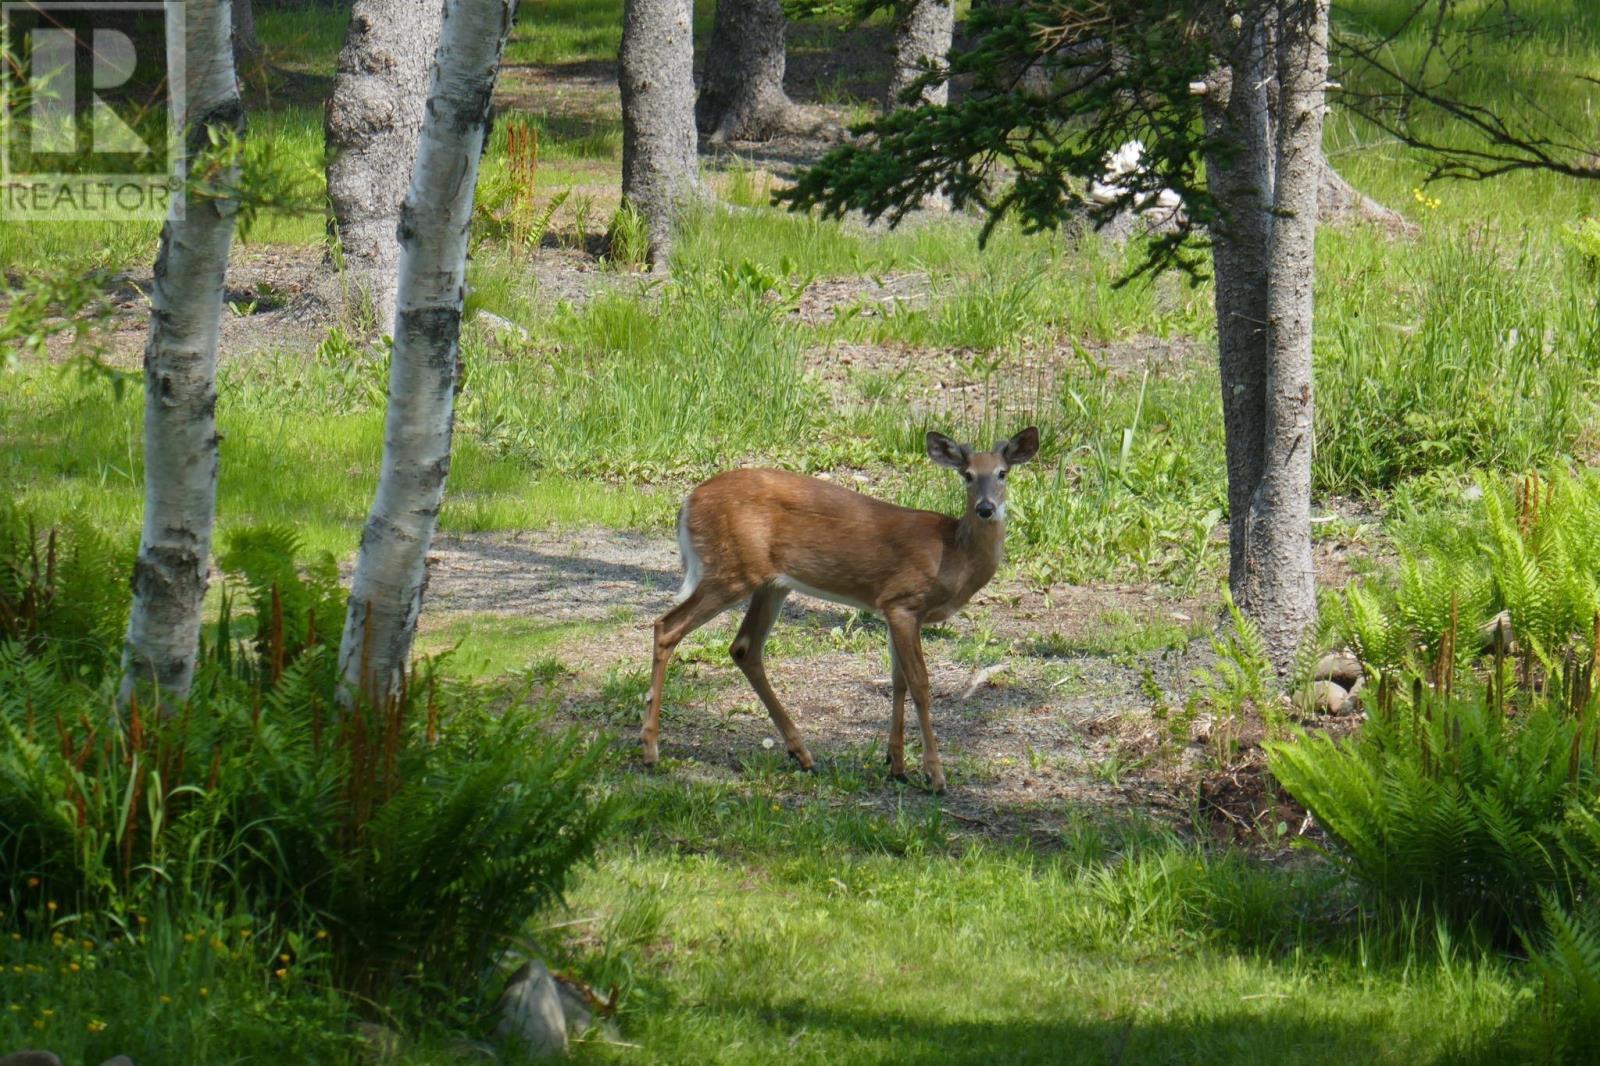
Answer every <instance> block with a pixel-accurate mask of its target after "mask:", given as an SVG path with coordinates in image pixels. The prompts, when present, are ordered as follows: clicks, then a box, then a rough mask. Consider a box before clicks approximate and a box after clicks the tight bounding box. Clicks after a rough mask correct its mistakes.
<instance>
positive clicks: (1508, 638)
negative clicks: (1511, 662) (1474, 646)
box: [1478, 611, 1517, 655]
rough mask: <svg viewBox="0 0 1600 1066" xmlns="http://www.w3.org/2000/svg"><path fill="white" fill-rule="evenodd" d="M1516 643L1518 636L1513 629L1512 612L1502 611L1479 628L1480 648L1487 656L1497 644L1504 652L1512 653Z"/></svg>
mask: <svg viewBox="0 0 1600 1066" xmlns="http://www.w3.org/2000/svg"><path fill="white" fill-rule="evenodd" d="M1516 642H1517V635H1516V632H1515V631H1514V630H1513V629H1512V628H1511V612H1510V611H1501V612H1500V613H1499V614H1497V615H1495V616H1494V617H1493V618H1491V619H1489V620H1488V621H1487V622H1485V623H1483V625H1481V626H1479V627H1478V647H1479V648H1480V649H1481V650H1482V651H1483V652H1484V654H1486V655H1487V654H1491V653H1492V652H1493V651H1494V649H1495V644H1496V643H1498V644H1499V645H1500V647H1501V648H1502V649H1503V650H1505V651H1510V650H1511V649H1512V647H1513V646H1515V644H1516Z"/></svg>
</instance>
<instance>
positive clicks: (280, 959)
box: [278, 952, 289, 962]
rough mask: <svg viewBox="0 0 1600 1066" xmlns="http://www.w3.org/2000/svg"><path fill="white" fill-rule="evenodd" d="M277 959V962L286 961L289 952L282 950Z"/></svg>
mask: <svg viewBox="0 0 1600 1066" xmlns="http://www.w3.org/2000/svg"><path fill="white" fill-rule="evenodd" d="M278 961H279V962H288V961H289V953H288V952H284V953H283V954H282V955H279V956H278Z"/></svg>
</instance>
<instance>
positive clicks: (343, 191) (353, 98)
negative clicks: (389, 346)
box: [325, 0, 441, 336]
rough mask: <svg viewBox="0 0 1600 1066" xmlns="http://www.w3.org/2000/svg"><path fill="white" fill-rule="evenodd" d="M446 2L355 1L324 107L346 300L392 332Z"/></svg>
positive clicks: (330, 189)
mask: <svg viewBox="0 0 1600 1066" xmlns="http://www.w3.org/2000/svg"><path fill="white" fill-rule="evenodd" d="M440 8H441V0H356V3H355V7H354V9H353V10H352V11H351V14H350V28H349V30H348V31H347V32H346V35H345V40H344V47H343V48H342V49H341V50H340V52H339V65H338V71H337V73H336V74H335V75H334V79H333V94H332V96H331V97H330V98H329V100H328V109H327V114H326V121H325V135H326V138H327V149H328V200H329V201H330V203H331V204H332V207H333V226H334V230H335V234H336V236H337V237H338V240H339V249H340V252H341V253H342V255H343V257H344V268H345V271H346V278H347V281H348V282H349V290H348V293H349V298H350V302H351V303H352V304H353V305H355V306H361V305H363V304H364V305H366V306H368V307H370V308H371V311H372V314H373V317H374V319H375V321H376V325H377V328H378V330H379V332H385V333H389V334H390V335H391V336H392V335H393V331H394V330H395V328H396V326H395V285H396V281H397V279H398V277H399V266H400V243H399V241H398V240H397V239H396V237H395V230H396V227H397V226H398V225H399V223H400V205H401V203H402V201H404V200H405V196H406V190H407V189H408V188H409V186H410V182H411V166H412V163H413V162H414V161H415V159H416V156H417V136H418V132H419V131H420V130H421V129H422V111H423V105H424V104H425V103H426V102H427V99H428V85H429V78H430V74H431V71H432V70H433V58H434V52H435V50H436V49H437V48H438V45H439V12H440Z"/></svg>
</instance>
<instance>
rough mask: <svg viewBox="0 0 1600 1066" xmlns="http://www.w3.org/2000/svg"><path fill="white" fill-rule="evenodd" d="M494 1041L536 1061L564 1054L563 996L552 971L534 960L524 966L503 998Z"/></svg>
mask: <svg viewBox="0 0 1600 1066" xmlns="http://www.w3.org/2000/svg"><path fill="white" fill-rule="evenodd" d="M495 1014H496V1016H497V1017H498V1019H499V1020H498V1021H497V1022H496V1023H495V1027H494V1035H495V1039H497V1040H499V1041H501V1042H502V1043H514V1044H517V1045H518V1046H519V1047H520V1049H521V1050H522V1051H523V1052H524V1053H525V1054H527V1055H529V1056H530V1057H533V1058H544V1057H546V1056H549V1055H560V1054H564V1053H565V1052H566V1050H567V1022H566V1018H565V1017H564V1016H563V1015H562V1013H561V996H560V994H559V993H558V992H557V991H556V982H555V980H554V979H553V978H552V977H551V976H550V971H549V969H547V968H546V967H545V965H544V963H542V962H539V961H538V960H537V959H535V960H534V961H532V962H525V963H523V964H522V966H521V968H520V969H518V970H517V972H516V973H514V974H512V975H511V980H510V981H509V982H507V983H506V990H505V991H504V992H503V993H501V995H500V1002H499V1004H498V1005H496V1007H495Z"/></svg>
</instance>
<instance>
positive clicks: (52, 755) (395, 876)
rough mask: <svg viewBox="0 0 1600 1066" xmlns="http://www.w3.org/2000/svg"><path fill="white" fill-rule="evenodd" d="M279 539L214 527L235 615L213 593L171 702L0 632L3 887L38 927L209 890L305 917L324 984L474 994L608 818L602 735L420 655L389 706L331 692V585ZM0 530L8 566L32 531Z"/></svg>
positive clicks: (166, 903) (12, 907)
mask: <svg viewBox="0 0 1600 1066" xmlns="http://www.w3.org/2000/svg"><path fill="white" fill-rule="evenodd" d="M297 546H298V545H297V541H296V538H295V537H294V536H293V535H292V534H291V533H289V532H288V531H285V530H281V529H268V530H255V531H249V532H244V533H239V534H236V535H235V536H234V537H233V538H232V539H231V541H230V544H229V549H228V552H227V553H226V554H225V558H226V570H227V572H228V573H229V574H230V581H231V582H233V583H236V585H237V586H238V591H237V592H235V593H232V594H230V595H239V596H242V597H244V598H246V599H248V600H249V601H250V602H251V603H252V604H253V605H254V608H255V632H254V634H253V636H252V637H251V638H250V639H249V640H240V641H234V640H233V639H232V638H231V629H230V627H231V625H232V623H231V622H230V620H229V618H228V611H227V609H224V612H223V619H222V621H221V623H220V625H219V631H218V637H217V640H216V641H215V642H214V644H213V645H212V646H211V647H210V649H209V650H208V652H207V655H206V657H205V661H204V663H203V666H202V668H201V670H200V677H199V681H198V683H197V684H196V686H195V690H194V694H193V696H192V698H191V701H190V702H189V703H188V704H187V705H185V706H184V707H183V708H181V709H179V710H178V711H176V712H175V713H171V714H162V715H154V716H148V715H146V714H145V713H144V712H143V711H142V710H141V708H139V707H138V705H137V704H135V705H132V706H130V707H129V708H128V709H127V711H126V713H125V714H118V713H117V712H116V710H115V704H114V698H113V696H114V689H113V685H114V683H115V678H114V676H105V677H98V678H97V677H90V678H88V679H85V678H83V677H78V676H67V677H64V676H63V675H62V673H61V672H60V671H59V670H58V669H56V661H55V658H54V657H55V655H56V654H57V652H56V644H57V643H59V641H57V640H56V639H55V638H52V639H51V640H49V641H47V642H46V643H45V645H44V647H43V650H42V651H38V650H30V649H28V648H27V647H26V646H25V645H24V644H23V643H21V642H19V641H17V640H9V641H6V642H0V737H3V742H0V868H3V869H5V870H6V871H7V873H8V876H7V877H6V878H5V888H4V889H0V891H5V892H7V893H9V894H10V896H11V898H10V899H9V900H8V901H6V902H7V903H9V906H3V907H0V909H4V910H5V911H6V913H7V915H10V916H14V917H15V921H17V922H18V923H20V924H19V928H21V929H23V930H25V931H27V932H30V933H35V932H38V931H40V930H43V929H46V928H48V927H49V926H50V924H51V923H52V922H53V921H54V920H55V919H56V917H57V913H56V907H57V906H58V905H59V906H61V907H70V909H71V911H70V912H71V913H75V914H80V915H95V914H100V915H108V916H111V917H112V918H113V919H115V920H118V921H125V920H126V916H127V915H129V914H130V913H133V912H135V911H139V912H148V910H150V909H154V908H165V909H167V910H169V911H171V912H173V913H180V912H182V913H188V912H192V911H195V910H200V911H205V910H207V909H209V907H210V906H211V905H212V903H213V902H214V901H218V902H220V901H224V900H226V901H229V902H230V904H231V905H233V906H236V907H242V908H246V909H248V910H250V911H252V912H254V913H256V914H258V915H260V916H262V918H263V919H264V920H269V921H272V922H274V923H276V925H277V926H278V927H279V928H283V929H304V928H306V927H308V926H311V925H315V926H318V927H321V928H322V929H324V930H325V931H326V933H327V935H328V947H329V950H330V952H331V956H330V961H329V965H328V968H329V972H330V973H331V974H332V975H333V977H334V979H335V980H336V981H337V982H338V984H339V985H340V987H343V988H346V989H351V990H356V991H359V992H361V993H362V994H365V995H369V996H377V995H379V994H381V993H385V992H392V991H394V990H396V989H400V988H407V987H413V986H415V987H417V988H419V989H421V988H429V989H442V990H444V991H446V992H447V993H449V994H452V995H456V994H471V993H472V992H473V991H475V990H476V989H477V988H478V987H479V981H480V978H481V977H482V976H483V975H484V974H485V973H486V972H487V970H488V969H489V968H490V966H491V964H492V961H493V959H494V958H495V957H496V955H497V954H498V952H499V951H500V950H501V949H502V948H503V946H504V945H505V943H506V941H507V939H508V938H509V937H510V936H511V935H513V934H514V933H515V932H516V931H517V930H518V929H519V928H520V927H521V926H522V924H523V922H524V921H525V920H526V919H527V918H528V917H529V916H530V915H531V914H532V913H533V912H535V911H536V910H537V909H538V908H539V907H540V906H542V905H544V904H545V903H547V902H549V901H550V900H551V899H553V898H554V897H555V896H557V895H558V894H559V893H560V892H561V890H562V887H563V886H564V884H565V883H566V878H567V876H568V874H569V872H570V870H571V869H572V868H573V867H574V865H575V864H577V863H578V862H580V861H582V860H583V859H584V858H585V857H586V856H587V855H588V854H589V853H590V852H591V851H592V849H593V848H594V846H595V844H596V842H597V840H598V838H599V834H600V833H601V831H602V830H603V829H604V827H605V825H606V824H607V820H608V817H609V814H608V812H609V808H608V806H607V805H606V804H605V803H603V802H601V801H600V799H599V797H598V795H597V794H596V791H595V787H594V779H595V774H596V771H597V769H598V766H599V762H600V759H601V749H600V748H598V747H597V746H594V745H591V744H589V743H587V742H586V741H584V740H582V739H581V738H580V737H579V736H578V735H577V734H576V733H574V732H572V731H559V730H551V729H549V728H548V727H547V726H546V725H545V723H544V719H543V716H542V714H541V713H540V712H539V711H537V710H533V709H529V708H527V707H526V706H523V707H521V708H511V709H507V710H503V711H499V712H496V713H490V712H489V711H488V710H487V708H486V707H485V697H484V695H483V694H482V693H481V692H480V691H479V690H477V689H475V688H471V687H467V686H461V685H456V684H452V683H450V682H449V681H448V680H446V679H444V678H442V677H441V676H440V675H439V674H438V672H437V668H436V667H435V666H433V665H426V666H424V667H423V668H420V669H419V670H418V671H417V672H416V673H415V674H414V675H413V676H412V677H411V678H410V679H409V680H410V683H409V685H408V686H407V688H406V689H405V691H404V692H403V693H402V695H401V696H400V697H399V698H398V699H397V700H395V701H394V702H393V703H391V704H388V705H385V706H381V707H367V706H361V707H356V708H352V709H341V708H340V707H339V705H338V703H337V701H336V699H335V698H334V691H335V685H336V675H335V671H334V670H333V669H332V666H333V659H334V655H335V648H336V645H335V643H334V642H332V641H329V640H327V639H326V638H325V637H324V636H321V635H320V633H321V632H323V631H322V630H319V625H320V626H327V625H328V622H332V624H333V626H336V625H337V622H336V621H334V620H336V619H341V618H342V613H341V610H340V608H341V606H342V603H343V593H342V591H341V590H340V588H339V586H338V581H337V571H336V569H335V567H334V564H333V561H332V559H331V558H325V559H323V560H320V561H319V562H318V563H316V564H313V565H312V566H309V567H306V566H302V565H300V564H298V563H297V562H296V561H295V559H294V556H293V552H294V550H295V549H296V547H297ZM13 550H14V552H16V553H20V554H21V559H20V560H18V559H11V560H8V563H9V564H10V565H11V566H12V567H13V568H16V567H18V566H19V565H21V564H23V563H26V561H27V559H28V556H27V555H26V553H27V552H29V551H31V550H32V547H31V544H21V545H20V546H17V545H16V544H15V542H14V548H13ZM97 589H98V586H97V584H96V583H95V582H93V581H89V582H87V583H86V584H85V586H84V591H85V594H86V595H87V596H88V597H89V599H90V601H91V602H93V597H94V596H96V595H98V592H97ZM76 592H77V587H76V586H74V585H70V584H63V585H61V586H60V587H59V589H58V590H57V592H56V600H55V602H56V603H57V604H58V605H61V604H64V605H66V606H65V607H63V608H62V609H63V610H65V609H66V608H68V607H70V606H71V601H72V599H73V596H74V594H75V593H76ZM124 596H125V593H124ZM318 619H326V620H328V621H327V622H322V623H319V622H318ZM326 631H327V632H330V633H332V632H337V629H336V628H332V627H331V626H330V627H329V628H328V629H327V630H326ZM91 635H93V633H92V632H91ZM101 639H106V637H105V635H104V634H101ZM116 639H120V632H116ZM113 647H114V644H113ZM101 654H102V655H103V656H110V655H111V654H112V652H111V650H110V649H102V652H101ZM0 899H3V897H0ZM41 900H49V901H52V905H51V907H50V908H49V909H48V910H46V909H43V908H42V907H41V906H39V901H41Z"/></svg>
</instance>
